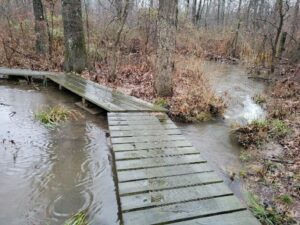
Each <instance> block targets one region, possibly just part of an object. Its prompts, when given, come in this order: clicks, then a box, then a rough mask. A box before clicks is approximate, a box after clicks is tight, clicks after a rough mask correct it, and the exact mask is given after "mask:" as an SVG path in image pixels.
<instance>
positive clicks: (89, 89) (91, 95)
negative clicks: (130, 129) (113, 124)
mask: <svg viewBox="0 0 300 225" xmlns="http://www.w3.org/2000/svg"><path fill="white" fill-rule="evenodd" d="M46 77H47V78H48V79H50V80H52V81H53V82H55V83H57V84H59V85H61V86H62V87H64V88H66V89H67V90H69V91H71V92H73V93H75V94H77V95H79V96H81V97H82V98H84V99H86V100H88V101H90V102H92V103H93V104H95V105H97V106H99V107H101V108H103V109H105V110H107V111H108V112H163V111H166V110H165V109H163V108H161V107H158V106H155V105H153V104H151V103H148V102H146V101H143V100H140V99H138V98H135V97H133V96H129V95H125V94H123V93H122V92H119V91H117V90H115V89H112V88H108V87H105V86H103V85H100V84H97V83H95V82H92V81H89V80H86V79H84V78H82V77H80V76H78V75H73V74H62V75H59V76H55V75H47V76H46ZM117 123H120V125H126V124H123V122H122V121H118V122H117ZM142 124H143V123H142ZM149 124H151V121H149ZM137 125H138V124H137Z"/></svg>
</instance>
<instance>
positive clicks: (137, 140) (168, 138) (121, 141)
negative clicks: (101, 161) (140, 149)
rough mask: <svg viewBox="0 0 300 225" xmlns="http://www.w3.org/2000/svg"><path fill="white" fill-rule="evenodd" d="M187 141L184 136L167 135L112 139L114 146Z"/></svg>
mask: <svg viewBox="0 0 300 225" xmlns="http://www.w3.org/2000/svg"><path fill="white" fill-rule="evenodd" d="M180 140H186V139H185V137H184V136H183V135H166V134H164V135H163V134H162V135H160V136H150V135H148V136H139V137H112V138H111V142H112V143H113V144H126V143H145V142H161V141H180Z"/></svg>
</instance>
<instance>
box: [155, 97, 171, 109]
mask: <svg viewBox="0 0 300 225" xmlns="http://www.w3.org/2000/svg"><path fill="white" fill-rule="evenodd" d="M154 105H157V106H160V107H164V108H167V107H168V102H167V100H166V99H164V98H157V99H156V100H155V102H154Z"/></svg>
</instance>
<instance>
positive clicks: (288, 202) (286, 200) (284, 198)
mask: <svg viewBox="0 0 300 225" xmlns="http://www.w3.org/2000/svg"><path fill="white" fill-rule="evenodd" d="M278 199H279V200H280V201H281V202H282V203H284V204H286V205H291V204H293V203H294V199H293V198H292V196H290V195H288V194H285V195H281V196H279V197H278Z"/></svg>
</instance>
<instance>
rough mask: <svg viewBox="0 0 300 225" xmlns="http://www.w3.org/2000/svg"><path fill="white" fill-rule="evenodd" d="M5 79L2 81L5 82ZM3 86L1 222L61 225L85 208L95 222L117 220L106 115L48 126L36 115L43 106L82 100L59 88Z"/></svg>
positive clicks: (0, 97) (0, 110)
mask: <svg viewBox="0 0 300 225" xmlns="http://www.w3.org/2000/svg"><path fill="white" fill-rule="evenodd" d="M0 82H2V81H0ZM41 89H42V90H41V91H37V90H35V89H33V88H32V87H31V86H27V85H13V84H11V83H6V82H5V83H3V82H2V83H1V85H0V93H1V95H0V221H1V224H9V225H21V224H22V225H23V224H24V225H25V224H28V225H32V224H34V225H48V224H49V225H56V224H57V225H62V224H63V223H64V221H65V220H66V219H67V218H69V217H70V216H72V215H73V214H74V213H76V212H78V211H81V210H86V211H87V214H88V216H89V221H90V224H91V225H93V224H101V225H111V224H118V214H117V212H118V206H117V201H116V195H115V186H114V182H113V178H112V170H111V163H110V160H109V159H110V152H109V148H108V146H107V144H106V137H105V129H107V122H106V118H105V117H104V116H103V117H101V116H91V115H89V114H85V113H84V112H83V111H81V113H82V114H83V116H84V118H81V119H79V120H75V121H74V120H71V121H68V122H65V123H63V124H62V125H61V126H59V127H58V128H56V129H48V128H46V127H45V126H44V125H42V124H41V123H40V122H38V121H36V120H35V119H34V112H36V111H38V110H39V109H40V108H41V107H42V106H43V105H50V106H54V105H57V104H63V105H66V106H68V107H69V108H71V109H73V108H74V109H76V110H79V109H78V108H75V107H74V102H76V100H78V99H77V98H76V97H74V96H73V95H70V94H68V93H67V92H59V91H58V90H57V88H52V87H48V88H41Z"/></svg>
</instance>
